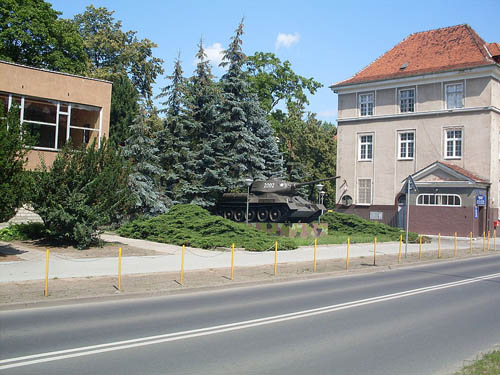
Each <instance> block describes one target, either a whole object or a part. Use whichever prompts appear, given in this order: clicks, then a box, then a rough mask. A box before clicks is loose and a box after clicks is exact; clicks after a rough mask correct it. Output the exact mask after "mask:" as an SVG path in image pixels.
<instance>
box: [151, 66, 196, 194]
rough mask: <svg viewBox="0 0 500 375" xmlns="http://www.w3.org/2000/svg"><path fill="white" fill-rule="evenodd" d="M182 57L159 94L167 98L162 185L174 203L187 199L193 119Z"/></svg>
mask: <svg viewBox="0 0 500 375" xmlns="http://www.w3.org/2000/svg"><path fill="white" fill-rule="evenodd" d="M182 74H183V72H182V66H181V61H180V58H179V57H178V58H177V60H176V61H175V66H174V72H173V73H172V75H171V76H169V77H168V78H169V79H170V81H171V84H170V85H168V86H166V87H164V88H163V89H162V91H161V94H160V95H158V97H159V98H165V101H164V102H163V103H161V104H162V105H163V108H162V109H161V111H160V112H162V113H165V114H166V117H165V121H164V123H163V129H162V130H161V131H160V132H159V133H158V142H157V145H158V149H159V152H160V165H161V167H162V168H163V169H164V171H165V173H164V176H163V179H162V180H163V185H164V187H165V189H166V194H167V196H168V197H169V198H170V199H172V203H174V204H177V203H186V199H185V197H184V196H183V191H182V190H183V189H182V186H183V185H184V184H185V181H186V177H187V174H188V171H186V162H187V160H188V153H189V150H190V145H189V140H188V136H187V131H188V128H189V124H187V122H188V121H189V120H190V119H189V116H186V80H185V78H184V77H183V75H182Z"/></svg>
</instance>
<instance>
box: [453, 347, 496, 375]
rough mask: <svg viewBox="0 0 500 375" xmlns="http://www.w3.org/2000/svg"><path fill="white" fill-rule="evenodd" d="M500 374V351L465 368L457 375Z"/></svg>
mask: <svg viewBox="0 0 500 375" xmlns="http://www.w3.org/2000/svg"><path fill="white" fill-rule="evenodd" d="M498 374H500V350H495V351H493V352H491V353H488V354H486V355H484V356H483V357H482V358H479V359H477V360H476V361H474V362H473V363H471V364H470V365H467V366H464V368H462V369H461V370H460V371H458V372H457V373H456V374H455V375H498Z"/></svg>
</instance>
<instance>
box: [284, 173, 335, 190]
mask: <svg viewBox="0 0 500 375" xmlns="http://www.w3.org/2000/svg"><path fill="white" fill-rule="evenodd" d="M337 178H340V176H334V177H327V178H320V179H319V180H314V181H309V182H299V183H296V184H294V187H295V188H299V187H301V186H306V185H312V184H317V183H318V182H323V181H330V180H335V179H337Z"/></svg>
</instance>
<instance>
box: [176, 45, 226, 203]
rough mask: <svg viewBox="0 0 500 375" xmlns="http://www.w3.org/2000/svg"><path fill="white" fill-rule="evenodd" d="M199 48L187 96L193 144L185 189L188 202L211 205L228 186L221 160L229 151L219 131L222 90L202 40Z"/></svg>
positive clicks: (189, 133) (188, 123) (189, 132)
mask: <svg viewBox="0 0 500 375" xmlns="http://www.w3.org/2000/svg"><path fill="white" fill-rule="evenodd" d="M198 47H199V49H198V53H197V54H196V58H197V60H198V64H197V65H196V70H195V73H194V75H193V77H191V79H190V82H189V83H190V84H189V86H188V87H189V94H188V95H187V103H188V105H187V109H188V113H189V115H188V118H189V119H190V120H189V121H186V125H187V126H186V128H187V135H188V138H189V139H190V143H191V147H190V152H189V157H188V161H187V164H186V166H187V168H186V170H187V171H188V173H189V178H188V180H189V181H190V183H189V184H186V185H185V186H184V192H185V196H186V197H187V199H188V201H189V202H191V203H193V204H197V205H199V206H202V207H207V208H208V207H211V206H213V205H214V204H215V203H216V201H217V200H218V199H219V198H220V196H221V194H222V193H223V192H224V190H225V189H226V185H227V168H225V167H224V165H223V164H222V163H221V160H222V158H223V157H224V153H225V151H226V150H225V149H224V147H221V144H220V142H219V135H218V133H217V123H218V121H219V103H220V101H221V98H222V96H221V92H220V90H219V87H218V86H217V85H216V84H215V83H214V81H213V78H214V77H213V75H212V72H211V69H210V64H209V62H208V60H207V59H206V54H205V51H204V49H203V43H202V41H200V43H199V45H198Z"/></svg>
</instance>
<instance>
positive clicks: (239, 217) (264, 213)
mask: <svg viewBox="0 0 500 375" xmlns="http://www.w3.org/2000/svg"><path fill="white" fill-rule="evenodd" d="M246 205H247V194H243V193H228V194H224V196H223V198H222V199H221V200H220V201H219V202H218V203H217V206H216V208H215V211H216V213H217V214H218V215H220V216H223V217H225V218H227V219H231V220H234V221H237V222H244V221H245V220H246ZM248 206H249V207H248V211H249V212H248V221H249V222H273V223H310V222H311V221H314V220H315V219H317V218H318V217H319V216H320V215H321V214H322V213H323V212H325V211H326V208H325V207H324V206H323V205H322V204H315V203H311V202H308V201H306V200H305V199H303V198H302V197H300V196H292V197H288V196H281V195H278V194H266V195H265V196H257V195H255V194H250V195H249V196H248Z"/></svg>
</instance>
